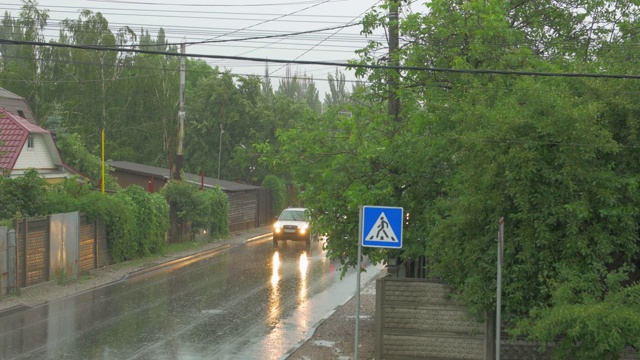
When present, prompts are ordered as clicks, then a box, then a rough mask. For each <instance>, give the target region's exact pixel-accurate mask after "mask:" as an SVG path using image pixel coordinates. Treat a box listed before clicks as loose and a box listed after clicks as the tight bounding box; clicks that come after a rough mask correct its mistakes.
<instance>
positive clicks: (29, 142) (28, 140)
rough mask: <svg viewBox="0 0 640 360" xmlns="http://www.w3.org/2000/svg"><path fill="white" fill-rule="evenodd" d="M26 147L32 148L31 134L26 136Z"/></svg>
mask: <svg viewBox="0 0 640 360" xmlns="http://www.w3.org/2000/svg"><path fill="white" fill-rule="evenodd" d="M27 148H29V149H33V135H29V137H28V138H27Z"/></svg>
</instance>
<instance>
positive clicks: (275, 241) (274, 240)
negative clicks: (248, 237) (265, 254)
mask: <svg viewBox="0 0 640 360" xmlns="http://www.w3.org/2000/svg"><path fill="white" fill-rule="evenodd" d="M273 246H275V247H278V240H276V238H273Z"/></svg>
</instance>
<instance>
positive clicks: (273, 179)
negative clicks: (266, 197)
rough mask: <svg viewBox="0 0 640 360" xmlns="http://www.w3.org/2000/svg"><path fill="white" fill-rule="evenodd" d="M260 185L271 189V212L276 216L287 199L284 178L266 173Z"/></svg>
mask: <svg viewBox="0 0 640 360" xmlns="http://www.w3.org/2000/svg"><path fill="white" fill-rule="evenodd" d="M262 187H264V188H267V189H270V190H271V213H272V214H274V215H275V216H277V215H278V214H280V212H281V211H282V210H283V209H284V206H285V202H286V199H287V186H286V184H285V183H284V180H282V179H280V178H279V177H277V176H274V175H267V176H266V177H265V178H264V181H263V182H262Z"/></svg>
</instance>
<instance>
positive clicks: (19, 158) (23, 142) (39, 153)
mask: <svg viewBox="0 0 640 360" xmlns="http://www.w3.org/2000/svg"><path fill="white" fill-rule="evenodd" d="M28 169H35V170H37V171H38V174H40V176H42V177H44V178H45V179H47V181H48V182H49V183H56V182H59V181H63V180H64V179H65V178H67V177H70V176H71V175H73V174H79V173H78V172H77V171H75V170H73V169H72V168H71V167H70V166H68V165H66V164H65V163H64V162H63V161H62V158H61V157H60V152H59V151H58V147H57V146H56V144H55V141H54V140H53V137H52V136H51V132H49V131H48V130H45V129H43V128H41V127H39V126H38V125H35V124H33V123H31V122H29V121H27V120H26V119H24V118H22V117H20V116H17V115H14V114H13V113H11V112H10V111H8V110H7V109H5V108H0V175H1V174H4V176H9V177H11V178H16V177H19V176H22V175H23V174H24V173H25V171H27V170H28Z"/></svg>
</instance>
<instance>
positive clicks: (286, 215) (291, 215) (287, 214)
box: [280, 210, 306, 221]
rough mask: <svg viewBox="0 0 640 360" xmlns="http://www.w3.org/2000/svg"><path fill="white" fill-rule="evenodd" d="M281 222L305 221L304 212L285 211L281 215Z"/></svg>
mask: <svg viewBox="0 0 640 360" xmlns="http://www.w3.org/2000/svg"><path fill="white" fill-rule="evenodd" d="M280 220H293V221H305V220H306V219H305V216H304V211H302V210H285V211H283V212H282V214H280Z"/></svg>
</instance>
